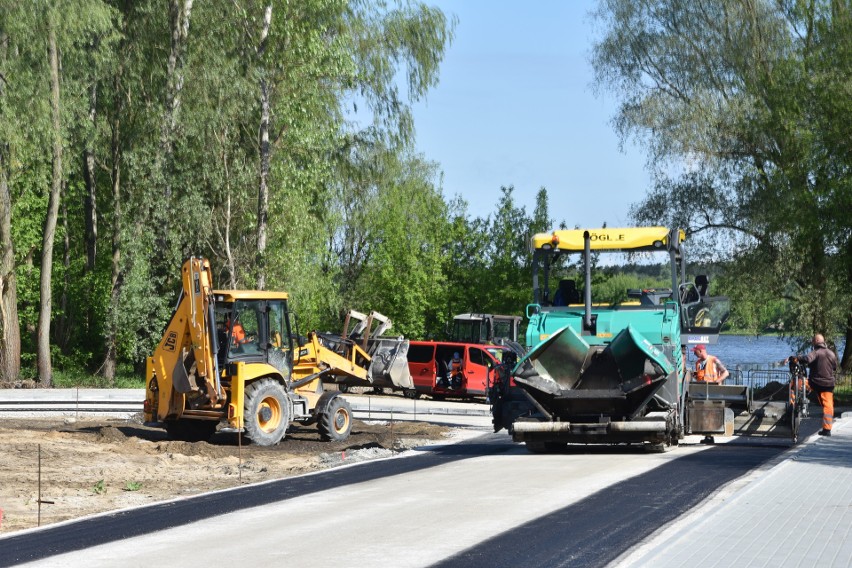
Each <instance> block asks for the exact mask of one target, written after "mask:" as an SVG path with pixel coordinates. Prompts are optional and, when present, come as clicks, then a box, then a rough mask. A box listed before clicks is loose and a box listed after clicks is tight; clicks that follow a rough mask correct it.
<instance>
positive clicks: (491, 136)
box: [413, 0, 650, 228]
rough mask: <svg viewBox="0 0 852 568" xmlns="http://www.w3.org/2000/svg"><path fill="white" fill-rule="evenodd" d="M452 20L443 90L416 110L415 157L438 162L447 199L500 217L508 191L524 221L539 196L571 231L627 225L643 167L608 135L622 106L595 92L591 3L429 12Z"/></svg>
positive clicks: (442, 3)
mask: <svg viewBox="0 0 852 568" xmlns="http://www.w3.org/2000/svg"><path fill="white" fill-rule="evenodd" d="M426 3H427V4H429V5H432V6H436V7H438V8H440V9H441V10H442V11H443V12H444V13H445V14H447V15H448V16H450V15H453V14H454V15H456V16H457V17H458V23H457V26H456V31H455V34H456V35H455V39H454V41H453V43H452V45H451V46H450V47H449V49H448V51H447V53H446V55H445V58H444V62H443V63H442V65H441V72H440V83H439V85H438V86H437V87H435V88H434V89H432V90H431V91H430V92H429V93H428V95H427V97H426V99H425V100H424V101H421V102H418V103H416V104H415V105H414V107H413V108H414V120H415V128H416V130H417V149H418V151H419V152H420V153H422V154H424V156H425V157H426V159H428V160H431V161H434V162H438V163H439V164H440V168H441V170H442V171H443V174H444V177H443V189H444V196H445V198H447V199H450V198H452V197H454V196H456V195H460V196H462V197H463V198H464V199H465V200H466V201H467V202H468V204H469V211H468V212H469V214H470V215H472V216H476V217H485V216H487V215H489V214H492V213H493V212H494V211H496V207H497V202H498V200H499V198H500V196H501V192H500V188H501V186H510V185H511V186H514V188H515V191H514V193H513V196H514V198H515V202H516V204H517V205H518V206H522V207H525V208H526V210H527V213H529V214H531V213H532V211H533V209H534V207H535V195H536V193H537V192H538V190H539V189H541V188H542V187H544V188H546V189H547V192H548V199H549V207H550V214H551V218H553V219H554V221H555V222H556V223H557V224H558V223H559V222H560V221H565V223H566V224H567V225H568V227H569V228H573V227H574V226H575V225H577V226H579V227H600V226H601V225H602V224H603V223H606V224H607V225H608V226H610V227H618V226H625V225H629V224H630V223H629V217H628V213H629V209H630V205H631V204H633V203H635V202H637V201H639V200H640V199H642V197H643V196H644V195H645V193H646V191H647V189H648V187H649V186H650V176H649V175H648V173H647V172H646V170H645V155H644V153H643V152H642V151H641V149H640V148H638V147H637V146H634V145H629V144H626V145H625V146H624V149H623V150H621V149H620V144H619V138H618V136H617V135H616V133H615V130H614V128H613V126H612V124H611V122H612V118H613V117H614V115H615V112H616V109H617V106H618V101H617V99H616V97H615V96H614V95H613V94H612V93H607V94H603V95H598V96H596V95H595V94H594V93H593V89H592V86H591V83H592V81H593V79H594V72H593V69H592V66H591V63H590V55H591V50H592V41H593V39H594V38H595V37H596V35H595V33H596V32H595V29H594V25H593V22H592V18H591V16H590V15H589V12H591V10H592V9H593V8H594V7H595V5H596V1H595V0H561V1H560V0H526V1H524V2H521V1H518V0H426Z"/></svg>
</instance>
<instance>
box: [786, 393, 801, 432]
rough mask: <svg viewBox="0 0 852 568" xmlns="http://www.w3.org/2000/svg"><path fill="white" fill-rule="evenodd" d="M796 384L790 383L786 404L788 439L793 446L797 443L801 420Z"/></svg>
mask: <svg viewBox="0 0 852 568" xmlns="http://www.w3.org/2000/svg"><path fill="white" fill-rule="evenodd" d="M796 383H797V381H796V380H795V379H794V380H792V381H790V394H789V398H788V402H787V410H788V412H789V413H790V438H791V439H792V441H793V443H794V444H795V443H796V442H798V441H799V424H800V423H801V419H802V415H801V409H800V407H799V404H800V401H799V393H798V392H797V389H796Z"/></svg>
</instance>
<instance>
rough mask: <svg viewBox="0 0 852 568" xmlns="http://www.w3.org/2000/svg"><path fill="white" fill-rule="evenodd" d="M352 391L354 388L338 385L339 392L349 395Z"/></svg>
mask: <svg viewBox="0 0 852 568" xmlns="http://www.w3.org/2000/svg"><path fill="white" fill-rule="evenodd" d="M350 390H352V387H350V386H349V385H337V391H338V392H342V393H347V392H349V391H350Z"/></svg>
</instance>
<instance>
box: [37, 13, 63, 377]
mask: <svg viewBox="0 0 852 568" xmlns="http://www.w3.org/2000/svg"><path fill="white" fill-rule="evenodd" d="M53 17H54V16H53V14H51V13H48V30H47V34H48V40H47V43H48V56H49V58H50V111H51V117H52V121H53V124H52V125H51V126H52V130H53V173H52V178H51V184H50V197H49V199H48V204H47V216H46V218H45V221H44V235H43V237H42V247H41V279H40V285H39V292H40V296H41V302H40V305H39V314H38V330H37V332H36V357H37V360H38V363H37V365H38V375H39V381H40V382H41V384H42V386H44V387H50V386H52V385H53V368H52V365H51V360H50V318H51V310H52V307H53V296H52V292H51V283H52V274H53V240H54V237H55V236H56V220H57V218H58V216H59V198H60V194H61V192H62V130H61V120H62V119H61V114H60V110H59V54H58V53H57V48H56V28H55V26H54V25H53Z"/></svg>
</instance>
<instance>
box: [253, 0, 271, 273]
mask: <svg viewBox="0 0 852 568" xmlns="http://www.w3.org/2000/svg"><path fill="white" fill-rule="evenodd" d="M271 25H272V5H271V4H270V5H268V6H267V7H266V10H265V11H264V14H263V29H262V30H261V35H260V46H259V48H258V61H259V63H260V66H261V67H262V66H263V63H262V58H263V54H264V52H265V51H266V41H267V38H268V37H269V28H270V26H271ZM270 109H271V103H270V93H269V83H268V82H267V80H266V78H265V77H264V76H263V75H262V74H261V78H260V132H259V146H260V148H259V150H260V184H259V187H258V191H257V257H256V264H257V266H256V270H257V284H256V286H257V289H258V290H263V289H264V288H265V287H266V232H267V226H266V224H267V218H268V216H269V153H270V151H271V150H270V147H269V120H270V115H271V114H272V113H271V110H270Z"/></svg>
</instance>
